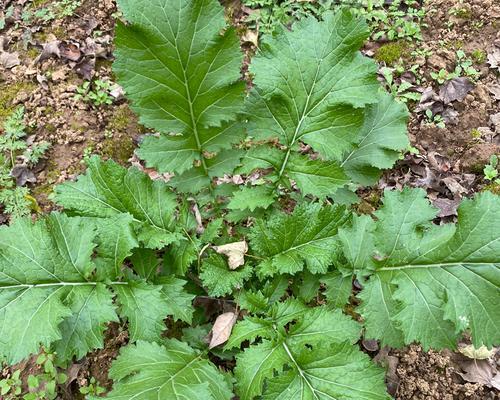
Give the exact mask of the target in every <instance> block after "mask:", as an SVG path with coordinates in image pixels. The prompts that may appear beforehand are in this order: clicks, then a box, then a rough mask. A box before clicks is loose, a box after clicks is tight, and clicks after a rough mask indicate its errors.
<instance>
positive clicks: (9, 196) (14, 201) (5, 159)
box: [0, 107, 50, 218]
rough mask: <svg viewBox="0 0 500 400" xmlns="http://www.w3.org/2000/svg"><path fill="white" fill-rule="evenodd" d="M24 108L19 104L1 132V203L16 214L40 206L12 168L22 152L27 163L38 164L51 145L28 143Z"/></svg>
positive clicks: (28, 164) (27, 212)
mask: <svg viewBox="0 0 500 400" xmlns="http://www.w3.org/2000/svg"><path fill="white" fill-rule="evenodd" d="M23 119H24V108H23V107H19V108H18V109H16V110H15V111H14V112H13V113H12V115H10V116H9V117H8V118H7V120H6V121H5V123H4V133H3V135H2V136H0V188H1V189H2V190H1V191H0V204H2V205H3V207H4V212H5V213H6V214H10V215H11V216H12V217H13V218H17V217H21V216H25V215H28V214H29V213H30V212H31V210H32V209H33V208H34V209H36V208H37V205H36V200H35V199H34V198H33V197H31V196H30V194H29V190H28V188H26V187H19V186H16V183H15V180H14V178H13V177H12V176H11V174H10V171H11V170H12V168H14V167H15V166H16V159H17V157H18V156H21V158H22V160H23V162H24V164H25V165H26V166H27V167H28V168H31V167H33V166H35V165H36V164H37V163H38V162H39V161H40V159H41V158H42V157H43V156H44V154H45V152H46V151H47V150H48V148H49V147H50V145H49V143H48V142H40V143H37V144H32V145H28V144H27V142H26V140H25V138H26V135H27V134H26V125H25V124H24V122H23Z"/></svg>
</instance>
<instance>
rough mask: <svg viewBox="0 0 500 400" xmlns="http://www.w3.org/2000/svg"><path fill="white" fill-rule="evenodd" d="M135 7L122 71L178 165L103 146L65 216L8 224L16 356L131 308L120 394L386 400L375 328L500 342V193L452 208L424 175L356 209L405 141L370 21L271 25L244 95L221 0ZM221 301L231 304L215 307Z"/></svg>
mask: <svg viewBox="0 0 500 400" xmlns="http://www.w3.org/2000/svg"><path fill="white" fill-rule="evenodd" d="M119 4H120V6H121V10H122V11H123V14H124V17H125V18H126V19H127V20H128V21H129V24H128V25H125V24H123V23H120V22H118V28H117V30H118V36H117V41H116V43H117V54H116V55H117V61H116V65H115V69H116V72H117V75H118V78H119V79H120V84H122V85H123V86H124V88H125V90H126V91H127V93H128V94H129V96H130V99H131V100H132V105H133V107H134V109H135V110H136V111H137V113H138V114H139V116H140V118H141V120H142V121H143V122H144V123H145V124H146V125H148V126H149V127H151V128H154V129H155V130H156V131H158V134H155V135H150V136H147V137H146V138H145V139H144V141H143V143H142V146H141V148H140V149H139V152H138V153H139V155H140V156H141V157H142V158H143V159H145V160H146V163H147V165H149V166H153V167H156V168H158V169H159V170H160V171H162V172H170V173H173V174H175V176H174V178H172V179H171V180H168V179H163V176H162V178H161V179H156V180H152V179H151V178H150V177H149V175H147V174H146V173H144V172H142V171H140V170H139V169H138V168H136V167H131V168H129V169H126V168H124V167H122V166H120V165H118V164H117V163H115V162H113V161H102V160H100V159H99V158H97V157H91V158H90V159H89V161H88V169H87V172H86V173H85V175H82V176H80V177H79V178H78V180H76V181H75V182H67V183H64V184H62V185H59V186H58V187H57V188H56V189H55V201H56V203H57V204H58V205H59V206H60V207H61V209H62V210H63V211H61V212H53V213H51V214H49V215H47V216H45V217H41V218H39V219H38V220H37V221H36V222H32V221H31V220H30V219H19V220H17V221H15V222H14V223H12V224H11V225H10V226H3V227H0V334H1V335H0V337H1V340H0V358H1V359H4V360H5V361H6V362H8V363H15V362H18V361H20V360H22V359H24V358H26V357H27V356H29V355H30V354H32V353H37V352H38V350H39V347H40V346H41V345H42V346H44V347H46V348H48V349H51V351H55V352H56V353H57V359H56V360H57V363H58V364H61V365H64V364H66V363H68V362H70V361H71V360H73V359H80V358H82V357H84V356H85V355H86V354H87V353H88V352H89V351H91V350H93V349H96V348H102V347H103V345H104V330H105V327H106V324H107V323H108V322H110V321H114V322H117V323H121V324H122V325H123V326H124V327H126V328H127V329H128V332H129V343H128V344H127V345H126V346H124V347H123V348H122V349H121V352H120V355H119V356H118V358H117V359H116V360H115V361H114V363H113V365H112V367H111V370H110V371H109V376H110V378H111V379H112V380H113V389H112V390H111V391H110V392H109V393H108V394H107V398H109V399H117V400H118V399H132V398H136V399H158V398H161V399H186V398H188V399H193V400H197V399H200V400H206V399H217V400H219V399H220V400H230V399H231V398H233V397H234V396H235V395H236V396H238V397H239V398H240V399H241V400H253V399H255V398H262V399H268V400H274V399H286V398H288V399H304V400H306V399H319V398H339V399H353V400H354V399H388V398H389V396H388V394H387V393H386V389H385V384H384V371H383V369H382V368H380V367H378V366H377V365H375V364H374V363H373V362H372V361H371V360H370V359H369V357H368V356H367V355H366V354H364V353H363V352H362V351H361V350H360V349H359V347H358V345H357V342H358V341H359V340H360V339H361V337H362V335H363V337H364V338H366V339H377V340H379V341H380V342H381V345H388V346H392V347H401V346H404V345H405V344H409V343H412V342H420V343H421V344H422V345H423V347H424V348H426V349H428V348H435V349H442V348H450V349H454V348H456V345H457V342H458V340H459V339H460V337H461V336H462V335H463V334H464V333H465V334H467V335H469V336H470V337H471V340H472V342H473V344H474V346H475V347H480V346H481V345H485V346H488V347H491V346H494V345H497V344H498V343H499V341H500V334H499V332H500V329H499V326H498V325H499V321H500V312H499V310H498V307H497V306H496V299H497V298H498V295H499V286H500V282H499V281H500V273H499V268H500V265H499V253H500V242H499V241H498V234H497V232H496V226H498V225H499V224H500V220H499V218H500V212H499V210H500V198H499V197H498V196H495V195H493V194H492V193H490V192H485V193H481V194H479V195H477V196H476V197H475V198H474V199H469V200H464V201H463V202H462V204H461V205H460V207H459V209H458V221H457V222H456V223H450V224H443V225H437V224H434V223H433V220H434V219H435V218H436V214H437V210H436V209H435V208H434V207H433V206H431V204H430V203H429V201H428V200H427V199H426V198H425V192H424V191H423V190H420V189H405V190H403V191H389V190H387V191H385V193H384V196H383V198H382V203H383V206H382V207H380V209H379V210H378V211H376V212H375V213H374V215H373V216H368V215H362V216H358V215H356V213H354V212H353V211H352V209H351V208H349V207H348V206H347V205H345V204H339V203H349V201H348V200H351V201H355V199H354V200H352V197H349V190H348V189H355V188H356V187H357V186H358V185H369V184H370V183H371V182H374V181H376V180H377V178H378V176H379V175H380V172H381V170H382V169H384V168H387V167H390V166H391V165H392V164H393V163H394V162H395V160H397V159H398V157H399V155H400V152H401V151H402V150H404V149H406V148H407V145H408V141H407V139H406V135H405V121H406V111H405V107H404V105H402V104H401V103H399V102H396V101H395V100H394V98H393V97H392V96H391V95H390V94H386V93H383V92H381V91H380V90H379V85H378V83H377V79H376V66H375V65H374V64H373V62H371V61H370V60H368V59H365V58H363V57H362V56H361V54H360V53H359V52H358V49H359V47H360V46H361V44H362V42H363V40H364V39H365V38H366V37H367V36H368V31H367V28H366V24H365V23H364V22H363V21H362V20H361V19H358V18H357V17H354V16H353V15H352V14H351V13H349V12H347V11H342V12H339V13H327V14H325V15H324V16H323V21H321V22H318V21H317V20H315V19H312V18H305V19H302V20H301V21H300V22H299V23H297V24H296V25H295V26H294V27H293V30H292V31H291V32H290V31H287V30H285V29H282V30H281V31H280V32H279V33H277V34H276V36H273V37H272V38H268V39H265V40H264V41H263V42H262V43H261V50H260V53H259V54H258V55H257V56H256V58H254V59H253V61H252V66H251V73H252V75H253V83H254V86H253V88H252V89H251V90H250V91H249V93H248V94H247V95H245V84H244V83H243V82H240V81H239V78H238V77H239V68H240V64H239V62H240V61H241V59H242V58H241V54H240V52H239V50H238V38H237V36H236V34H235V31H234V30H233V29H231V28H228V27H226V26H225V21H224V16H223V9H222V7H221V6H220V5H219V3H218V1H217V0H203V1H188V0H168V1H165V0H149V1H144V2H137V1H135V0H120V2H119ZM320 39H321V40H320ZM235 171H237V172H238V173H239V174H238V178H237V177H236V176H234V175H233V174H234V173H235ZM235 182H240V183H241V182H243V184H241V185H240V186H238V185H237V184H236V183H235ZM186 192H187V194H186ZM351 193H352V192H351ZM339 199H340V200H339ZM354 280H356V282H357V283H356V287H357V289H356V290H353V282H354ZM464 293H466V294H467V295H466V296H464ZM195 298H196V300H197V301H196V302H194V303H193V300H194V299H195ZM203 301H208V302H213V303H215V304H222V306H221V307H219V310H220V314H221V315H219V317H217V319H216V322H215V323H214V322H213V319H212V318H211V316H207V313H205V312H203V309H200V308H199V307H198V306H197V305H196V304H198V303H199V302H203ZM165 320H167V323H166V324H165ZM27 321H28V322H27ZM221 321H222V322H221ZM228 321H229V322H228ZM212 324H213V327H212V330H211V334H210V335H211V338H209V339H210V340H209V341H210V344H209V345H207V343H206V342H205V341H204V339H203V338H204V336H206V333H207V331H208V329H207V326H211V325H212ZM233 325H234V326H233ZM167 326H168V327H169V329H168V330H167V328H166V327H167ZM179 327H180V328H181V329H179ZM165 330H167V332H165ZM216 363H217V364H216ZM97 395H98V394H97V393H95V394H94V395H91V396H90V397H91V398H97V397H96V396H97Z"/></svg>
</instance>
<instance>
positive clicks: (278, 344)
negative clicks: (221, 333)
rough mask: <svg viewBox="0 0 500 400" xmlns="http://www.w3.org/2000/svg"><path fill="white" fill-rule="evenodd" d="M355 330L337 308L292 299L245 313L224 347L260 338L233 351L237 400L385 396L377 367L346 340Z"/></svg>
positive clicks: (355, 336)
mask: <svg viewBox="0 0 500 400" xmlns="http://www.w3.org/2000/svg"><path fill="white" fill-rule="evenodd" d="M291 322H292V324H291V325H290V327H289V329H288V331H286V330H285V329H284V327H285V325H287V324H289V323H291ZM293 322H295V324H293ZM359 335H360V326H359V325H358V324H357V323H356V322H355V321H353V320H352V319H350V318H349V317H347V316H345V315H343V314H342V313H341V312H340V311H339V310H337V311H335V312H334V311H330V310H328V309H327V308H326V307H316V308H308V307H306V306H305V305H303V304H302V303H300V302H299V301H297V300H295V299H289V300H287V301H286V302H283V303H277V304H275V305H274V306H272V307H271V308H270V309H269V310H268V313H267V315H266V316H265V317H252V316H250V317H248V316H247V317H246V318H245V319H244V320H243V321H240V322H238V323H237V324H236V326H235V327H234V329H233V332H232V334H231V337H230V339H229V342H228V344H227V346H226V347H228V348H231V347H234V346H239V345H240V344H241V343H242V342H243V341H246V340H248V341H250V342H251V343H252V342H254V341H255V340H256V338H257V337H261V338H262V341H261V342H260V343H258V344H252V345H251V346H250V347H249V348H247V349H246V350H245V351H244V352H243V353H241V354H240V355H239V356H237V364H236V368H235V375H236V378H237V384H236V388H237V393H238V395H239V396H240V398H241V399H242V400H252V399H254V397H255V396H259V395H263V398H264V399H269V400H271V399H290V400H291V399H303V400H309V399H323V398H325V399H327V398H343V399H344V398H345V399H353V400H354V399H387V398H388V396H387V394H386V390H385V385H384V379H383V378H384V373H383V371H382V370H380V369H378V368H377V367H375V366H374V365H373V364H372V363H371V362H370V359H369V358H368V357H367V356H366V355H364V354H363V353H361V352H360V351H359V350H358V349H356V348H355V347H353V346H352V344H353V343H354V342H356V341H357V340H358V338H359Z"/></svg>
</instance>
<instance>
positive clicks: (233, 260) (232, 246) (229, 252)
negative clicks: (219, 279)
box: [213, 240, 248, 269]
mask: <svg viewBox="0 0 500 400" xmlns="http://www.w3.org/2000/svg"><path fill="white" fill-rule="evenodd" d="M213 248H214V250H215V251H216V252H217V253H219V254H223V255H225V256H227V257H228V261H227V262H228V264H229V268H230V269H236V268H238V267H239V266H241V265H243V264H245V254H246V252H247V251H248V245H247V242H245V241H244V240H243V241H241V242H234V243H228V244H224V245H222V246H214V247H213Z"/></svg>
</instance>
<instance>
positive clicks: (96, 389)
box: [80, 377, 106, 396]
mask: <svg viewBox="0 0 500 400" xmlns="http://www.w3.org/2000/svg"><path fill="white" fill-rule="evenodd" d="M104 392H106V389H105V388H103V387H102V386H99V384H98V383H97V381H96V379H95V378H94V377H92V378H90V382H89V384H88V386H83V387H81V388H80V393H81V394H85V395H91V396H99V395H101V394H103V393H104Z"/></svg>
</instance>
